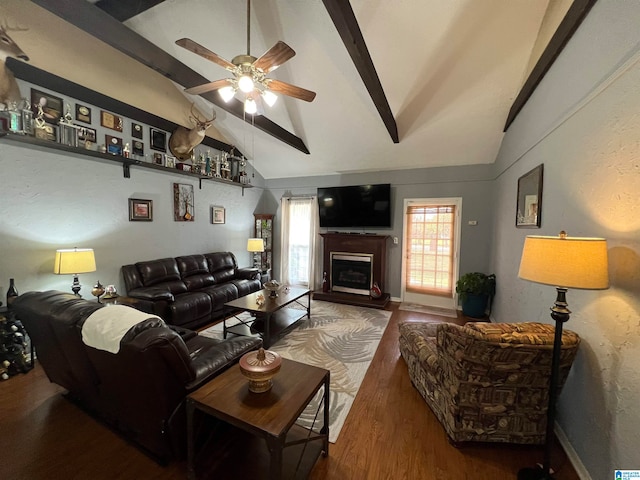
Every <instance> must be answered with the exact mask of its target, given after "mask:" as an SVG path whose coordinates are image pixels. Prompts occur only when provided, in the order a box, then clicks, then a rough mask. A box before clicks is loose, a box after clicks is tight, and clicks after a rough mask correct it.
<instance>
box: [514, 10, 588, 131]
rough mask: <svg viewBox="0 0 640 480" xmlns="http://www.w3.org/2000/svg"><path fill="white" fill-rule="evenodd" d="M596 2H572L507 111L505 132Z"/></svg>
mask: <svg viewBox="0 0 640 480" xmlns="http://www.w3.org/2000/svg"><path fill="white" fill-rule="evenodd" d="M596 2H597V0H573V3H572V4H571V6H570V7H569V10H567V13H566V14H565V16H564V18H563V19H562V22H560V25H558V29H557V30H556V32H555V33H554V34H553V37H551V40H549V44H548V45H547V48H545V49H544V51H543V52H542V55H540V58H539V59H538V62H537V63H536V65H535V66H534V67H533V70H531V73H530V74H529V78H527V81H526V82H525V83H524V85H523V86H522V89H520V93H518V96H517V97H516V99H515V100H514V102H513V105H512V106H511V110H509V115H508V116H507V123H506V124H505V126H504V131H505V132H506V131H507V129H508V128H509V125H511V123H513V121H514V120H515V119H516V117H517V116H518V113H520V110H522V108H523V107H524V105H525V104H526V103H527V101H528V100H529V97H531V95H533V92H534V91H535V89H536V88H537V87H538V84H539V83H540V82H541V81H542V79H543V77H544V76H545V74H546V73H547V72H548V71H549V69H550V68H551V65H553V62H555V61H556V58H558V55H560V52H562V50H563V49H564V47H565V45H566V44H567V43H568V42H569V40H570V39H571V37H572V36H573V34H574V33H575V31H576V30H577V29H578V27H579V26H580V24H581V23H582V21H583V20H584V19H585V17H586V16H587V14H588V13H589V10H591V7H593V6H594V5H595V3H596Z"/></svg>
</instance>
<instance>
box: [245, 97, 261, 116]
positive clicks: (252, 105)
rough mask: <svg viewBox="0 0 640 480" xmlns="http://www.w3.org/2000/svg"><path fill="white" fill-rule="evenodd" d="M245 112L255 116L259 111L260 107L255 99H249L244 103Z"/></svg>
mask: <svg viewBox="0 0 640 480" xmlns="http://www.w3.org/2000/svg"><path fill="white" fill-rule="evenodd" d="M244 111H245V112H246V113H249V114H251V115H253V114H255V113H256V112H257V111H258V105H257V104H256V101H255V100H254V99H253V98H251V97H247V99H246V100H245V101H244Z"/></svg>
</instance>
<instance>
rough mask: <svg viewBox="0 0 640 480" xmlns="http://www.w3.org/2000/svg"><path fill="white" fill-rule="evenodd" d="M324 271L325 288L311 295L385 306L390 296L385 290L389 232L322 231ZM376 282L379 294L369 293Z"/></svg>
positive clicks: (344, 301) (329, 299) (322, 298)
mask: <svg viewBox="0 0 640 480" xmlns="http://www.w3.org/2000/svg"><path fill="white" fill-rule="evenodd" d="M320 236H321V237H322V239H323V244H324V245H323V252H324V258H323V263H322V266H323V269H322V271H323V272H326V273H327V278H328V280H329V288H328V289H327V290H328V291H316V292H313V298H315V299H316V300H324V301H327V302H336V303H346V304H349V305H358V306H362V307H372V308H385V307H386V305H387V304H388V303H389V300H390V295H389V293H387V292H385V283H386V282H385V280H386V274H385V270H386V266H387V245H386V243H387V239H388V238H389V236H388V235H376V234H369V233H367V234H358V233H338V232H327V233H321V234H320ZM374 282H375V283H377V284H378V286H379V287H380V290H381V291H382V295H381V296H380V297H376V298H374V297H372V296H371V287H372V285H373V283H374Z"/></svg>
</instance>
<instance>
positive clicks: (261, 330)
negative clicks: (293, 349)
mask: <svg viewBox="0 0 640 480" xmlns="http://www.w3.org/2000/svg"><path fill="white" fill-rule="evenodd" d="M261 294H262V295H264V304H263V305H258V303H257V299H258V296H259V295H261ZM304 296H306V297H307V301H306V305H304V304H303V303H302V301H301V300H302V297H304ZM293 303H296V304H298V305H300V306H302V307H303V308H304V310H300V309H295V308H285V307H287V306H291V304H293ZM233 312H238V313H240V312H249V313H250V314H251V315H252V318H251V320H242V319H241V318H238V317H237V316H232V317H231V318H235V319H236V320H238V321H239V322H240V323H238V324H237V325H232V326H227V321H228V320H230V318H227V317H228V316H229V315H230V314H231V313H233ZM223 313H224V315H223V317H224V321H223V334H224V338H227V333H228V332H231V333H235V334H236V335H260V336H261V337H262V343H263V345H264V348H269V347H271V345H273V343H274V342H275V341H276V340H277V339H278V338H280V337H281V336H283V335H285V334H286V333H287V332H288V331H289V330H291V329H292V328H293V326H294V325H295V324H296V323H297V322H298V321H300V320H302V319H303V318H304V317H305V316H306V317H307V318H309V317H310V315H311V290H309V289H308V288H287V289H282V290H281V291H280V292H278V296H277V297H275V298H273V297H270V296H269V291H268V290H260V291H258V292H254V293H250V294H249V295H245V296H244V297H240V298H238V299H236V300H233V301H231V302H227V303H225V304H224V312H223Z"/></svg>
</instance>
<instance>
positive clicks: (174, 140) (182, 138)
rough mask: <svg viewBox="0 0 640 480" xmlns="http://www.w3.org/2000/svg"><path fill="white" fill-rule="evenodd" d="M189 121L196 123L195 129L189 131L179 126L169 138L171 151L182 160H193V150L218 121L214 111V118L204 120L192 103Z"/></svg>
mask: <svg viewBox="0 0 640 480" xmlns="http://www.w3.org/2000/svg"><path fill="white" fill-rule="evenodd" d="M189 119H190V120H191V121H192V122H194V123H195V127H193V128H192V129H191V130H187V129H186V128H185V127H183V126H179V127H178V128H176V129H175V131H174V132H173V133H172V134H171V137H169V150H170V151H171V153H172V154H173V155H175V156H176V158H179V159H180V160H188V159H189V158H191V152H192V151H193V148H194V147H195V146H196V145H199V144H200V142H202V140H203V139H204V132H205V130H206V129H207V128H209V127H210V126H211V124H212V123H213V121H214V120H215V119H216V112H215V110H214V111H213V116H212V117H211V118H210V119H209V120H207V119H204V120H203V119H201V118H200V116H199V115H198V114H197V113H196V112H195V111H194V109H193V103H192V104H191V115H190V116H189Z"/></svg>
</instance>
